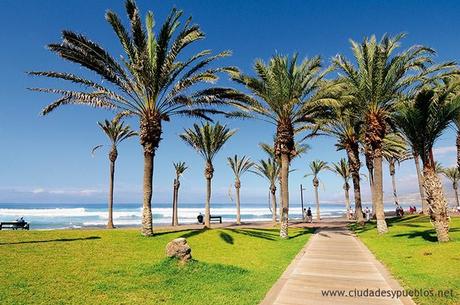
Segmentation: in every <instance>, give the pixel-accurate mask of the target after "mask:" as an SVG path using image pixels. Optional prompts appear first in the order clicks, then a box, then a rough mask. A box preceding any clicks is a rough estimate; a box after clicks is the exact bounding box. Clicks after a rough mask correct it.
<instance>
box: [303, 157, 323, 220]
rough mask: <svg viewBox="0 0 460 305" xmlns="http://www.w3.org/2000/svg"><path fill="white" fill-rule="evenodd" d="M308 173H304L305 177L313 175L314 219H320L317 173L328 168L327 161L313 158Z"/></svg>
mask: <svg viewBox="0 0 460 305" xmlns="http://www.w3.org/2000/svg"><path fill="white" fill-rule="evenodd" d="M309 167H310V173H308V174H306V175H305V177H308V176H313V180H312V182H313V187H314V189H315V201H316V220H318V221H319V220H320V219H321V215H320V211H319V194H318V187H319V179H318V175H319V173H320V172H322V171H323V170H325V169H328V166H327V162H324V161H321V160H313V161H311V162H310V164H309Z"/></svg>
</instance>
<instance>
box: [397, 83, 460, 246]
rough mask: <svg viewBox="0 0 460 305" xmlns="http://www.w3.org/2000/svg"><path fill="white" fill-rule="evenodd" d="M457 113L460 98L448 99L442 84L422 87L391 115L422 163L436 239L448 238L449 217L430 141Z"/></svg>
mask: <svg viewBox="0 0 460 305" xmlns="http://www.w3.org/2000/svg"><path fill="white" fill-rule="evenodd" d="M459 114H460V98H456V99H453V100H451V99H450V98H449V96H447V95H444V94H443V88H442V87H436V86H431V87H428V88H426V87H424V88H422V89H420V90H418V91H417V93H416V95H415V97H414V98H412V99H410V100H406V101H403V102H401V103H400V105H399V106H398V111H397V112H395V113H394V115H393V119H394V121H395V122H396V124H397V127H398V129H399V131H400V132H401V134H403V136H404V137H405V138H406V140H407V142H408V143H409V144H410V145H411V146H412V149H413V150H415V151H417V153H418V155H419V156H420V159H421V160H422V163H423V177H424V179H423V182H424V188H425V192H426V195H427V197H426V198H427V202H428V206H429V214H430V219H431V222H432V223H433V225H434V227H435V230H436V234H437V238H438V241H439V242H446V241H449V217H448V215H447V201H446V198H445V196H444V192H443V189H442V183H441V180H440V179H439V177H438V175H437V174H436V165H435V160H434V156H433V145H434V142H435V141H436V140H437V139H438V138H439V137H440V136H441V135H442V133H443V132H444V130H445V129H446V128H447V127H448V126H449V125H450V124H451V123H452V122H453V120H454V119H455V118H456V116H457V115H459Z"/></svg>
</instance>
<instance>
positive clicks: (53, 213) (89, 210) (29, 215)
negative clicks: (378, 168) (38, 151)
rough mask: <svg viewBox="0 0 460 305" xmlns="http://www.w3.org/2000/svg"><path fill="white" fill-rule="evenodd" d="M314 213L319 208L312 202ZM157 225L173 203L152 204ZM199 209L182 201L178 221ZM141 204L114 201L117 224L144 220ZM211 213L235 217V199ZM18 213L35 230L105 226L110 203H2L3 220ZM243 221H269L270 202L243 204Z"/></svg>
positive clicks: (332, 208) (338, 208) (330, 213)
mask: <svg viewBox="0 0 460 305" xmlns="http://www.w3.org/2000/svg"><path fill="white" fill-rule="evenodd" d="M309 206H310V207H311V209H312V212H313V215H315V211H316V208H315V206H314V205H309ZM301 210H302V209H301V207H300V204H295V205H294V204H291V206H290V208H289V218H292V219H295V218H301V215H302V213H301ZM344 212H345V205H344V204H323V205H321V217H324V218H330V217H340V216H342V215H343V214H344ZM152 213H153V222H154V225H170V224H171V213H172V208H171V204H170V203H168V204H166V203H164V204H163V203H162V204H158V203H154V204H152ZM199 213H202V214H204V204H203V203H201V204H185V203H184V204H179V223H181V224H189V223H197V218H196V217H197V216H198V214H199ZM141 215H142V205H141V204H126V203H125V204H114V220H113V221H114V224H115V226H117V225H118V226H138V225H140V224H141ZM211 215H216V216H222V220H223V221H235V220H236V207H235V204H234V203H212V204H211ZM19 217H24V220H25V221H27V222H29V223H30V228H31V229H32V230H46V229H69V228H84V227H94V226H104V225H105V224H106V223H107V217H108V214H107V204H105V203H104V204H99V203H98V204H49V203H44V204H38V203H33V204H30V203H29V204H25V203H24V204H21V203H15V204H8V203H0V221H14V220H16V219H17V218H19ZM241 219H242V221H246V222H252V221H270V220H271V211H270V209H269V207H268V204H246V203H245V204H242V205H241Z"/></svg>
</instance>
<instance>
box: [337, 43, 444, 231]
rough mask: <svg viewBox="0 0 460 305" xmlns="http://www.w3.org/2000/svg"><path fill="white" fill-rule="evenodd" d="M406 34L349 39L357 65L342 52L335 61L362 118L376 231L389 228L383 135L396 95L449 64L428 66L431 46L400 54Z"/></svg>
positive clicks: (408, 50)
mask: <svg viewBox="0 0 460 305" xmlns="http://www.w3.org/2000/svg"><path fill="white" fill-rule="evenodd" d="M404 37H405V35H404V34H399V35H397V36H395V37H389V36H386V35H384V36H383V37H382V39H381V40H380V41H377V39H376V38H375V36H371V37H370V38H366V39H365V40H364V41H363V42H362V43H357V42H354V41H351V45H352V51H353V55H354V59H355V61H356V65H354V64H353V63H352V62H351V61H349V60H348V59H346V58H345V57H344V56H342V55H338V56H337V57H336V58H335V59H334V63H335V65H336V67H337V69H338V71H339V73H340V74H341V75H342V76H343V78H344V81H345V82H346V83H347V86H348V88H349V90H350V92H349V94H350V95H351V96H352V97H353V98H354V100H353V103H352V104H351V107H353V109H354V112H355V113H356V115H357V116H358V117H359V118H360V119H361V120H362V121H363V123H364V124H363V126H364V127H363V133H362V141H363V146H364V149H365V154H366V158H367V161H368V162H366V163H367V164H366V165H368V167H369V173H370V175H369V180H370V183H371V191H372V201H373V206H375V212H376V218H377V229H378V232H379V233H385V232H387V231H388V228H387V224H386V222H385V213H384V209H383V169H382V157H383V155H382V146H383V139H384V138H385V135H386V134H387V132H388V130H389V126H390V125H391V124H389V121H390V118H391V113H392V112H393V110H394V105H395V102H396V101H397V98H398V97H399V96H400V94H401V93H403V92H404V91H405V90H406V89H407V88H409V87H410V86H412V85H413V84H414V83H415V82H416V81H418V80H420V79H423V78H424V77H425V76H426V75H428V74H430V73H432V72H433V71H436V70H439V69H442V68H444V67H445V66H451V65H452V64H451V63H449V64H446V65H440V66H435V65H432V66H428V67H427V65H428V64H430V63H431V60H432V59H431V57H432V55H433V54H434V50H432V49H430V48H427V47H424V46H413V47H411V48H409V49H407V50H405V51H403V52H401V53H399V54H395V51H396V50H397V48H398V47H399V46H400V41H401V40H402V39H403V38H404Z"/></svg>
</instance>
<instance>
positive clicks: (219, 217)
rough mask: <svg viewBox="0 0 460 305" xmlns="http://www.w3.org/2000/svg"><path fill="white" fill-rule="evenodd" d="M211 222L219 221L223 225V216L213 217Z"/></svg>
mask: <svg viewBox="0 0 460 305" xmlns="http://www.w3.org/2000/svg"><path fill="white" fill-rule="evenodd" d="M210 218H211V219H210V221H213V220H219V223H222V216H212V215H211V217H210Z"/></svg>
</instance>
